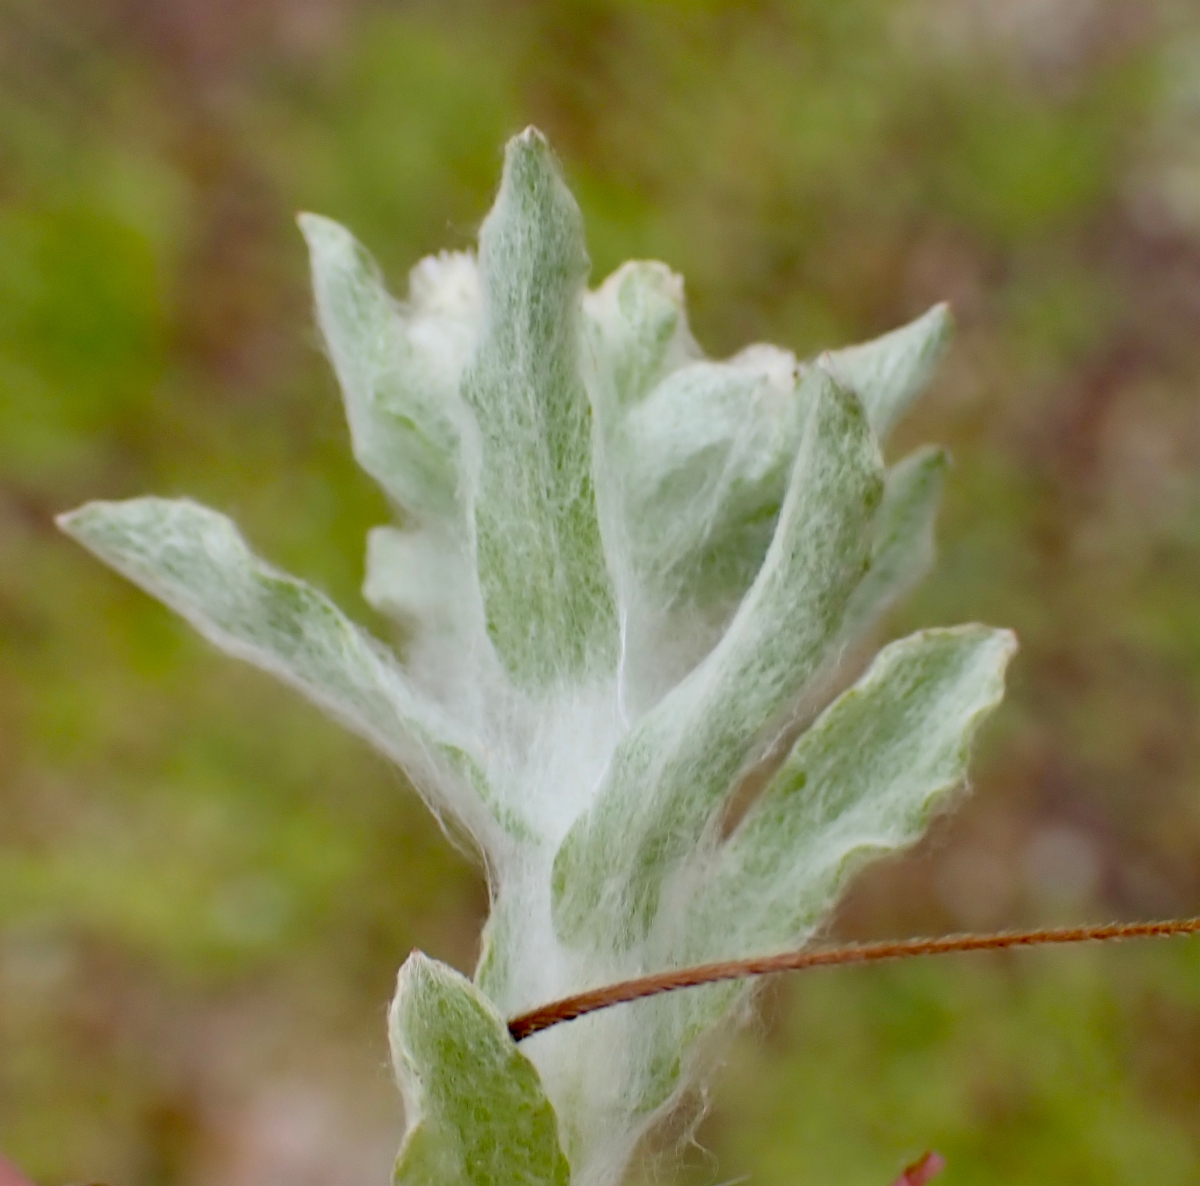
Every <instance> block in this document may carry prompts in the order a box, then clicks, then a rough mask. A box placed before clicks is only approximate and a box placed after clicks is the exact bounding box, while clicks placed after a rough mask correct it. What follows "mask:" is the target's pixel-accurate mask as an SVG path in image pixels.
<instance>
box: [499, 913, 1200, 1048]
mask: <svg viewBox="0 0 1200 1186" xmlns="http://www.w3.org/2000/svg"><path fill="white" fill-rule="evenodd" d="M1198 931H1200V918H1174V919H1166V920H1165V921H1162V922H1122V923H1107V924H1105V925H1102V926H1079V927H1048V928H1042V929H1039V930H1033V931H997V932H994V933H992V934H985V935H978V934H968V935H942V936H939V937H938V938H933V939H899V940H894V941H892V940H887V941H884V942H880V943H851V944H847V945H845V946H841V947H825V948H820V947H818V948H804V949H802V950H800V951H786V952H783V953H782V954H779V955H764V956H757V957H751V958H750V959H742V960H725V961H722V962H720V963H712V964H698V965H696V966H695V967H691V968H673V969H671V970H669V971H666V972H655V973H653V974H652V975H649V976H638V977H637V978H635V979H633V980H622V981H620V982H619V983H617V984H607V985H605V986H604V987H602V988H593V989H589V990H588V991H587V992H581V993H577V994H576V995H574V996H570V997H564V998H563V999H562V1000H560V1001H553V1002H551V1003H550V1004H548V1005H542V1006H540V1007H539V1008H537V1009H533V1010H531V1011H530V1012H528V1013H522V1014H521V1015H520V1016H519V1017H514V1018H513V1019H512V1020H511V1021H510V1022H509V1023H508V1029H509V1033H511V1034H512V1036H513V1038H514V1039H515V1040H516V1041H518V1042H520V1041H521V1040H522V1039H524V1038H528V1037H532V1036H533V1035H534V1034H537V1033H540V1032H541V1031H542V1030H546V1029H549V1028H550V1027H551V1026H555V1025H561V1024H562V1023H563V1022H564V1021H574V1020H575V1018H577V1017H583V1016H584V1015H585V1014H587V1013H595V1012H596V1011H597V1010H599V1009H609V1008H611V1007H612V1006H613V1005H622V1004H625V1003H627V1002H629V1001H638V1000H641V999H642V998H643V997H653V996H657V995H658V994H659V993H663V992H676V991H677V990H679V989H681V988H696V987H698V986H699V985H701V984H715V983H717V982H718V981H722V980H744V979H746V978H748V977H751V976H768V975H772V974H774V973H776V972H800V971H803V970H805V969H806V968H828V967H840V966H841V965H843V964H873V963H879V962H880V961H882V960H897V959H910V958H913V957H915V956H922V955H951V954H953V953H955V952H962V951H1000V950H1003V949H1005V948H1008V947H1041V946H1045V945H1047V944H1053V943H1105V942H1115V941H1119V940H1123V939H1154V938H1167V937H1169V936H1172V935H1191V934H1195V933H1196V932H1198Z"/></svg>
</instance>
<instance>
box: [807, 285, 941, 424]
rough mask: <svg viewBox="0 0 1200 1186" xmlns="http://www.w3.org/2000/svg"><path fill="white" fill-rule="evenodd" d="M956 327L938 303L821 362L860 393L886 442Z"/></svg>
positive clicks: (930, 376)
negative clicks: (906, 323) (902, 324)
mask: <svg viewBox="0 0 1200 1186" xmlns="http://www.w3.org/2000/svg"><path fill="white" fill-rule="evenodd" d="M953 328H954V323H953V321H952V319H951V317H950V309H949V306H947V305H934V307H933V308H932V309H930V310H929V312H928V313H925V314H924V315H923V316H921V317H918V318H917V320H916V321H913V322H910V323H909V324H908V325H905V326H901V328H900V329H895V330H892V332H891V333H888V334H884V335H883V336H882V337H880V338H876V339H875V340H874V341H871V342H864V343H863V344H862V345H860V346H848V347H846V348H845V349H843V350H832V351H830V352H829V353H828V354H825V355H822V357H821V364H822V365H823V366H826V367H828V369H829V370H830V372H831V373H832V374H833V375H835V376H836V377H837V379H838V380H839V381H840V382H842V383H844V384H846V386H847V387H850V388H851V389H852V390H853V391H854V392H856V393H857V395H858V398H859V399H861V400H862V402H863V407H864V408H866V410H867V418H868V419H869V420H870V421H871V427H872V429H874V431H875V435H876V436H877V437H878V438H879V439H880V440H881V441H882V440H884V439H885V438H886V437H887V435H888V433H889V432H890V431H891V428H892V426H893V425H894V424H895V423H896V421H897V420H899V419H900V417H901V416H903V415H904V413H905V412H907V411H908V409H909V408H910V407H911V406H912V403H913V401H914V400H915V399H916V398H917V396H918V395H920V394H921V392H922V391H924V390H925V388H926V387H927V386H928V385H929V380H930V379H931V378H932V377H933V372H934V369H935V368H936V367H937V364H938V363H939V362H940V361H941V358H942V355H943V354H944V353H945V351H946V346H947V345H948V344H949V341H950V334H951V331H952V330H953Z"/></svg>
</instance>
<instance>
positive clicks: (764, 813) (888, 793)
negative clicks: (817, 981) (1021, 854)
mask: <svg viewBox="0 0 1200 1186" xmlns="http://www.w3.org/2000/svg"><path fill="white" fill-rule="evenodd" d="M1015 650H1016V639H1015V638H1014V637H1013V635H1012V633H1011V632H1010V631H1007V630H995V629H992V628H990V627H987V626H976V625H972V626H959V627H953V628H949V629H936V630H926V631H922V632H920V633H918V634H913V635H910V636H909V637H908V638H904V639H901V640H900V641H899V642H895V643H892V644H891V645H890V646H888V647H885V648H884V650H882V651H881V652H880V653H879V655H878V657H877V658H876V659H875V662H874V663H873V664H872V665H871V667H870V669H869V670H868V671H867V673H866V675H865V676H863V678H862V679H861V680H860V681H859V682H858V683H857V684H856V685H855V686H854V687H853V688H851V689H850V690H849V691H847V692H845V693H843V695H841V696H840V697H838V699H837V700H835V701H834V703H833V704H832V705H830V707H829V708H828V709H826V710H825V712H824V713H823V714H822V715H821V716H820V717H819V718H818V719H817V720H816V722H815V723H814V724H813V725H812V726H811V728H809V729H808V730H807V731H806V732H805V733H804V734H803V736H802V737H801V738H800V739H799V741H797V742H796V744H795V746H794V747H793V749H792V751H791V753H790V754H789V755H788V757H787V759H786V760H785V762H784V763H783V766H782V767H781V768H780V770H779V771H778V773H777V774H776V775H775V777H774V778H773V779H772V781H771V783H770V784H769V785H768V786H767V788H766V789H765V791H764V792H763V794H762V796H761V797H760V798H759V799H758V800H757V801H756V803H755V804H754V806H753V807H752V808H751V809H750V811H749V812H748V813H747V814H746V817H745V818H744V819H743V820H742V822H741V824H740V825H739V826H738V828H737V830H736V831H735V832H734V834H733V836H732V837H731V838H730V839H729V840H728V842H727V843H726V844H725V846H724V848H723V850H722V851H721V852H720V853H719V857H718V862H717V864H716V869H715V873H714V875H713V876H712V878H711V880H709V882H708V883H707V884H706V885H705V886H704V887H703V888H702V889H701V890H700V892H699V893H697V894H696V895H695V896H694V897H693V899H692V903H691V908H690V911H689V914H690V920H689V928H688V936H689V939H688V944H687V947H686V953H681V955H682V957H683V958H686V959H693V958H694V959H716V958H721V957H726V956H742V955H746V954H747V953H761V952H766V951H770V950H772V949H773V948H776V947H779V946H783V945H786V944H789V943H795V942H797V941H799V940H800V939H801V938H803V937H804V936H805V935H806V934H807V933H808V931H809V929H810V928H811V927H812V926H814V925H815V924H816V923H817V922H818V921H819V920H820V918H821V917H822V916H823V915H824V914H825V912H826V911H827V910H828V909H829V907H830V906H831V905H832V903H833V900H834V898H835V896H836V894H837V892H838V890H839V888H840V887H841V885H842V882H843V881H844V880H845V878H846V877H847V876H848V875H849V873H850V872H851V871H852V870H853V868H854V863H855V862H854V858H855V856H856V855H866V854H867V853H873V852H874V853H877V852H879V851H881V850H887V849H894V848H901V847H904V846H905V845H908V844H911V843H912V842H913V841H914V840H915V839H916V838H917V837H918V836H919V835H920V833H921V831H922V829H923V828H924V825H925V823H926V820H927V818H928V814H929V810H930V806H931V804H932V802H933V801H934V800H936V799H937V798H938V796H940V795H943V794H945V793H946V792H947V791H950V790H953V789H954V788H955V787H956V786H958V785H959V784H960V783H961V782H962V781H963V779H964V778H965V777H966V773H967V760H968V757H969V755H970V747H971V740H972V738H973V736H974V734H975V731H976V729H977V728H978V727H979V725H980V723H981V722H982V721H983V720H984V719H985V718H986V717H987V716H988V714H989V713H990V712H991V711H992V710H993V709H994V708H995V707H996V706H997V705H998V704H999V703H1000V700H1001V698H1002V697H1003V695H1004V671H1005V668H1006V666H1007V665H1008V661H1009V660H1010V659H1011V658H1012V655H1013V653H1014V651H1015Z"/></svg>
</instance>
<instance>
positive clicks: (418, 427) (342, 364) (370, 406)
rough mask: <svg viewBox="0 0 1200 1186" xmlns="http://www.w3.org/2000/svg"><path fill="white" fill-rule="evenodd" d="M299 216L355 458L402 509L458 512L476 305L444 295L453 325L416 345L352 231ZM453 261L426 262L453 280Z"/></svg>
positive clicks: (463, 263)
mask: <svg viewBox="0 0 1200 1186" xmlns="http://www.w3.org/2000/svg"><path fill="white" fill-rule="evenodd" d="M299 222H300V229H301V230H302V231H303V232H304V237H305V239H307V241H308V245H309V250H310V252H311V256H312V275H313V291H314V294H315V297H316V304H317V319H318V321H319V323H320V326H321V331H322V333H323V334H324V337H325V341H326V343H327V344H328V347H329V354H330V357H331V359H332V361H333V365H334V369H335V370H336V372H337V377H338V381H339V383H340V384H341V387H342V392H343V395H344V398H345V405H346V418H347V420H348V421H349V424H350V437H351V441H352V443H353V446H354V456H355V457H356V458H357V459H358V462H359V464H360V465H361V466H362V467H363V469H365V470H366V471H367V473H369V474H370V475H371V476H372V477H373V478H374V479H375V480H376V481H377V482H378V483H379V484H380V485H381V486H382V487H383V489H384V490H385V491H387V493H388V494H389V495H390V496H391V497H392V499H394V500H395V502H396V503H398V504H399V505H400V506H402V507H404V508H405V509H406V510H408V511H414V512H417V513H429V514H435V515H438V516H441V517H457V514H458V512H457V506H458V499H459V488H460V485H461V478H460V474H459V464H460V457H459V453H460V437H461V420H462V415H461V412H460V413H458V414H457V416H456V408H455V405H456V403H457V401H458V395H457V385H458V371H460V370H461V368H462V366H463V364H464V362H465V358H466V356H467V354H468V353H469V350H470V347H471V342H472V338H473V336H474V333H475V332H476V328H477V327H476V325H475V324H474V322H475V321H477V318H478V309H477V307H476V308H475V309H474V310H472V309H471V307H470V306H471V304H472V302H471V298H470V294H469V293H468V294H464V295H460V296H459V298H458V299H457V301H456V302H446V301H443V302H442V304H443V306H445V305H447V304H450V306H451V307H450V308H449V309H443V310H442V314H441V320H442V321H443V322H445V323H446V324H447V325H448V326H449V327H451V329H450V332H449V333H448V334H443V335H442V337H443V340H442V341H441V342H439V343H437V345H438V346H439V347H440V348H439V349H438V350H436V351H432V350H428V349H422V348H421V343H420V342H419V341H413V340H411V339H410V334H409V327H408V325H407V324H406V322H405V319H404V318H403V317H402V316H401V314H400V311H399V309H398V307H397V306H396V304H395V303H394V302H393V301H392V299H391V297H389V296H388V294H387V291H386V290H385V289H384V286H383V281H382V280H381V279H380V276H379V272H378V269H377V268H376V266H375V264H374V262H373V261H372V260H371V258H370V257H369V256H368V255H367V253H366V251H364V250H363V248H362V247H361V245H360V244H359V243H358V242H357V241H356V240H355V238H354V236H353V235H351V234H350V232H349V231H347V230H346V229H345V228H344V227H342V226H339V225H338V224H337V223H336V222H332V221H331V220H330V219H328V218H321V217H318V216H317V215H314V214H302V215H301V216H300V219H299ZM454 262H455V261H454V260H452V259H449V260H440V261H439V260H435V261H427V263H429V264H431V265H432V266H434V267H439V268H440V270H441V272H442V273H443V274H444V275H443V280H444V281H445V282H447V283H449V284H451V285H453V284H455V280H454V277H453V275H451V273H453V272H454V271H455V268H454V266H453V265H454ZM464 267H465V268H467V269H468V270H470V271H471V272H472V273H473V264H470V262H469V261H460V263H459V266H458V269H457V270H458V271H462V270H463V268H464ZM472 279H473V276H472ZM458 287H464V286H463V285H462V284H459V285H458ZM476 304H477V301H476ZM456 339H457V340H456ZM456 362H457V367H456V365H455V364H456Z"/></svg>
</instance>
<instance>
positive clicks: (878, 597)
mask: <svg viewBox="0 0 1200 1186" xmlns="http://www.w3.org/2000/svg"><path fill="white" fill-rule="evenodd" d="M949 465H950V456H949V454H948V453H947V452H946V451H945V450H944V449H939V448H937V447H936V446H925V447H923V448H920V449H915V450H913V452H912V453H910V454H909V455H908V456H907V457H905V458H903V459H901V460H900V461H898V462H896V464H895V465H893V466H892V467H891V468H890V469H889V470H888V472H887V479H886V481H885V483H884V488H883V502H882V503H881V504H880V507H879V518H878V525H877V527H876V533H875V542H874V544H873V546H872V548H871V567H870V568H869V569H868V570H867V575H866V576H865V577H863V579H862V582H861V583H860V584H859V586H858V588H857V589H855V590H854V595H853V596H852V597H851V599H850V605H849V607H848V608H847V610H846V622H845V625H844V627H843V634H844V635H845V636H846V637H847V638H848V639H852V638H853V637H854V636H855V635H858V634H861V633H862V632H863V631H864V630H867V629H869V628H870V626H871V625H872V624H873V623H874V622H876V621H877V620H878V619H879V617H880V616H881V615H882V614H883V613H885V612H886V611H887V610H888V609H889V608H890V607H891V606H892V605H894V604H895V603H896V602H897V601H898V600H899V599H900V598H901V597H903V596H904V595H905V594H906V593H908V592H909V590H911V589H912V588H913V586H914V585H916V584H917V582H918V581H920V579H921V578H922V577H923V576H924V575H925V574H926V572H928V571H929V569H930V567H931V566H932V564H933V558H934V526H935V524H936V522H937V512H938V502H939V500H940V498H941V494H942V483H943V480H944V478H945V475H946V470H947V468H948V467H949Z"/></svg>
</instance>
